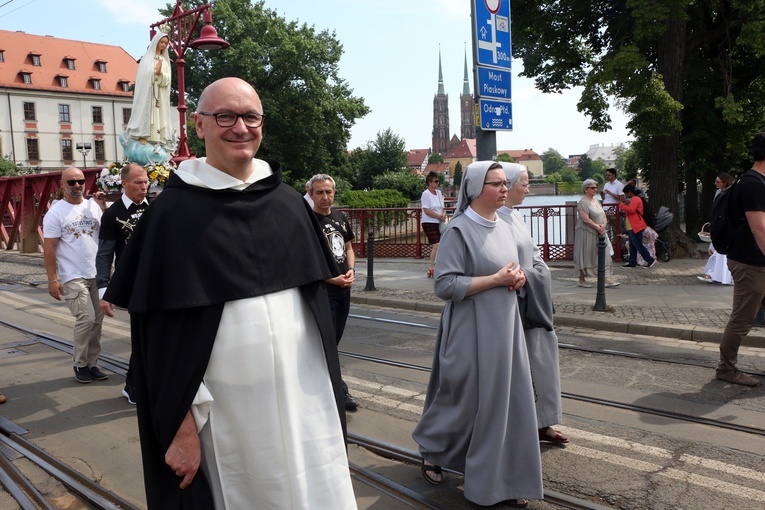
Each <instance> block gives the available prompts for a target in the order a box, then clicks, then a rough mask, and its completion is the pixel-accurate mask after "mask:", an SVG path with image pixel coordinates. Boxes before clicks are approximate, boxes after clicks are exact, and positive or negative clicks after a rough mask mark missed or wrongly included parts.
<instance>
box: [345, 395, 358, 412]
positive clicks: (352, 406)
mask: <svg viewBox="0 0 765 510" xmlns="http://www.w3.org/2000/svg"><path fill="white" fill-rule="evenodd" d="M358 408H359V403H358V402H356V399H355V398H353V397H352V396H351V394H350V393H346V394H345V410H346V411H351V412H353V411H355V410H357V409H358Z"/></svg>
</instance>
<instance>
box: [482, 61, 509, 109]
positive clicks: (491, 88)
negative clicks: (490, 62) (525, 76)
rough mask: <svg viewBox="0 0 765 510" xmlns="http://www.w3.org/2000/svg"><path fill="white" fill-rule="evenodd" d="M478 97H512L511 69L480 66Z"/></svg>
mask: <svg viewBox="0 0 765 510" xmlns="http://www.w3.org/2000/svg"><path fill="white" fill-rule="evenodd" d="M476 93H477V94H478V97H490V98H496V99H507V100H508V101H509V100H510V99H512V97H511V94H510V71H501V70H499V69H493V68H491V67H482V66H478V89H477V90H476Z"/></svg>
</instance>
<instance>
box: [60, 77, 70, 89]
mask: <svg viewBox="0 0 765 510" xmlns="http://www.w3.org/2000/svg"><path fill="white" fill-rule="evenodd" d="M58 84H59V85H60V86H61V88H64V89H66V88H69V80H67V79H66V76H59V77H58Z"/></svg>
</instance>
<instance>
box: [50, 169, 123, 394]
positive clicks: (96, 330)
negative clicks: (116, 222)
mask: <svg viewBox="0 0 765 510" xmlns="http://www.w3.org/2000/svg"><path fill="white" fill-rule="evenodd" d="M61 191H62V192H63V200H59V201H58V202H56V203H55V204H53V206H51V208H50V209H49V210H48V212H47V213H46V214H45V218H44V219H43V236H44V238H43V250H44V258H45V271H46V272H47V273H48V294H50V295H51V296H52V297H53V298H54V299H56V300H58V301H61V300H62V299H63V300H64V301H66V304H67V306H68V307H69V311H70V312H71V313H72V316H74V318H75V322H74V348H73V353H72V360H73V363H74V377H75V379H76V380H77V382H80V383H90V382H93V381H94V380H96V381H102V380H105V379H108V376H107V375H106V374H105V373H103V372H102V371H101V370H100V369H99V368H98V365H97V362H98V356H99V354H100V353H101V323H102V322H103V319H104V314H103V312H102V311H101V308H100V307H99V303H98V301H99V300H98V286H97V285H96V252H97V251H98V233H99V230H100V228H101V215H102V212H103V210H104V209H105V208H106V200H105V199H104V193H103V192H98V193H96V194H95V195H94V196H93V198H90V199H87V200H86V199H85V198H84V196H83V194H84V191H85V176H84V175H83V173H82V171H81V170H80V169H78V168H74V167H70V168H67V169H66V170H64V171H63V172H62V174H61Z"/></svg>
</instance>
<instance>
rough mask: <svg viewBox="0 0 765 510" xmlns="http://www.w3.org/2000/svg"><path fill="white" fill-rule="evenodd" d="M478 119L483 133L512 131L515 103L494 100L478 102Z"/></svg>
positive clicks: (480, 100)
mask: <svg viewBox="0 0 765 510" xmlns="http://www.w3.org/2000/svg"><path fill="white" fill-rule="evenodd" d="M478 118H479V121H480V124H481V125H480V126H479V127H480V128H481V129H482V130H483V131H512V130H513V103H511V102H510V101H499V100H492V99H479V100H478Z"/></svg>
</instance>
